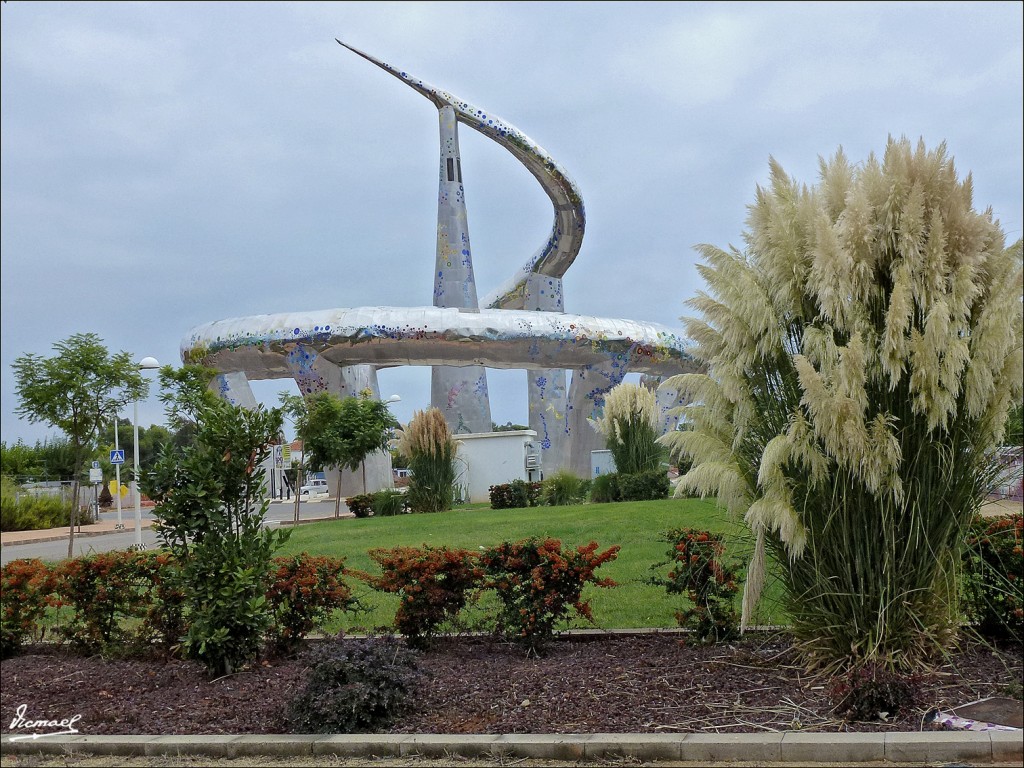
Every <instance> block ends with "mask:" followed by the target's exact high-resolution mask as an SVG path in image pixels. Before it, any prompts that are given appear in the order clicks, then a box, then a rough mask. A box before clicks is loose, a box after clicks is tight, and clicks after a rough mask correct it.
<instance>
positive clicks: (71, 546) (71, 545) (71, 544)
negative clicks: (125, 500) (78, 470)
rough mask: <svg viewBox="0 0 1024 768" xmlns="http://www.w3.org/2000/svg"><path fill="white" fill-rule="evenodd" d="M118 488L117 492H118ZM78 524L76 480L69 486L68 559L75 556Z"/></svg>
mask: <svg viewBox="0 0 1024 768" xmlns="http://www.w3.org/2000/svg"><path fill="white" fill-rule="evenodd" d="M120 490H121V489H120V488H118V491H119V492H120ZM77 522H78V478H77V477H76V478H75V481H74V484H73V485H72V486H71V527H70V528H69V529H68V558H72V557H74V556H75V523H77Z"/></svg>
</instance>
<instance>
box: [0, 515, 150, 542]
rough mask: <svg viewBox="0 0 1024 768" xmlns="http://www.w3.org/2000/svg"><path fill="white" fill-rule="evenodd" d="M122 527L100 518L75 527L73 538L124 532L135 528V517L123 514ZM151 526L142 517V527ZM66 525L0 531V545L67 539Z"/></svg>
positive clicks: (114, 521) (113, 521)
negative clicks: (89, 523) (28, 529)
mask: <svg viewBox="0 0 1024 768" xmlns="http://www.w3.org/2000/svg"><path fill="white" fill-rule="evenodd" d="M123 520H124V528H123V529H122V530H121V531H118V530H117V521H116V520H101V521H100V522H98V523H92V524H91V525H83V526H80V527H78V528H76V529H75V538H76V539H77V538H78V537H79V536H102V535H104V534H106V533H125V532H131V531H134V530H135V518H134V517H132V516H131V515H125V516H124V518H123ZM152 526H153V520H152V519H146V518H143V519H142V527H143V529H145V528H151V527H152ZM67 537H68V527H67V526H66V525H64V526H61V527H60V528H44V529H41V530H36V531H5V532H3V533H0V546H4V547H8V546H11V545H13V544H38V543H39V542H42V541H54V540H55V539H67Z"/></svg>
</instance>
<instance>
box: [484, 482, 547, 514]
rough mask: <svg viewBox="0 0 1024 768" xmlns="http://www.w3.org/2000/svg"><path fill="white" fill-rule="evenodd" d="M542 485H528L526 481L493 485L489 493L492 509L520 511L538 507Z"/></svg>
mask: <svg viewBox="0 0 1024 768" xmlns="http://www.w3.org/2000/svg"><path fill="white" fill-rule="evenodd" d="M542 488H543V485H542V484H541V483H528V482H526V481H525V480H513V481H512V482H511V483H502V484H500V485H492V486H491V487H490V488H489V489H488V491H489V493H490V497H491V509H519V508H521V507H536V506H537V505H538V504H540V498H541V489H542Z"/></svg>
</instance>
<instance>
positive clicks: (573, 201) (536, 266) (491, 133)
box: [335, 38, 586, 309]
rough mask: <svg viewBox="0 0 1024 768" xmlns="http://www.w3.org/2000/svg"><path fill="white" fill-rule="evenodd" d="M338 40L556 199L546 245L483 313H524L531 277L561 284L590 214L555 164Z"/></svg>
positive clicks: (481, 116) (467, 107) (524, 139)
mask: <svg viewBox="0 0 1024 768" xmlns="http://www.w3.org/2000/svg"><path fill="white" fill-rule="evenodd" d="M335 40H336V41H337V43H338V44H339V45H341V46H344V47H345V48H348V49H349V50H350V51H352V52H353V53H355V54H358V55H359V56H362V57H363V58H364V59H366V60H367V61H369V62H371V63H372V64H376V65H377V66H378V67H380V68H381V69H383V70H384V71H385V72H388V73H389V74H391V75H393V76H394V77H396V78H398V79H399V80H401V81H402V82H403V83H405V84H406V85H408V86H409V87H410V88H412V89H413V90H415V91H417V92H418V93H420V94H421V95H423V96H425V97H426V98H427V99H429V100H430V101H431V102H433V104H434V106H436V107H438V108H441V107H445V106H450V107H451V108H452V109H453V110H455V116H456V119H457V120H458V121H459V122H460V123H462V124H463V125H468V126H469V127H470V128H472V129H474V130H476V131H478V132H480V133H482V134H483V135H484V136H486V137H487V138H489V139H491V140H492V141H495V142H497V143H498V144H500V145H501V146H503V147H504V148H505V149H507V150H508V151H509V152H511V153H512V155H513V156H514V157H515V158H516V159H517V160H519V162H521V163H522V164H523V165H524V166H526V168H527V169H528V170H529V171H530V173H531V174H533V176H534V178H536V179H537V181H538V182H540V185H541V187H543V189H544V191H545V192H546V193H547V196H548V197H549V198H551V203H552V205H553V206H554V209H555V221H554V224H553V225H552V227H551V234H550V235H549V236H548V239H547V242H545V243H544V245H542V246H541V247H540V248H539V249H538V250H537V252H536V253H535V254H534V255H533V256H532V257H530V260H529V261H527V262H526V264H524V265H523V266H522V267H520V268H519V270H518V271H517V272H516V273H515V275H513V276H512V277H511V278H510V279H508V280H506V281H505V282H504V283H503V284H502V285H501V286H500V287H498V288H497V289H496V290H493V291H491V292H490V293H489V294H487V295H486V296H485V297H484V298H483V299H482V300H481V301H480V306H481V308H491V309H522V308H523V298H524V295H525V292H526V281H527V279H528V278H529V276H530V274H532V273H536V274H541V275H547V276H550V277H557V278H561V277H562V276H563V275H564V274H565V272H566V270H567V269H568V268H569V266H570V265H571V264H572V263H573V261H574V260H575V258H576V254H578V253H579V252H580V246H581V245H582V243H583V232H584V229H585V227H586V214H585V212H584V209H583V197H582V196H581V195H580V191H579V188H578V187H577V186H576V183H575V182H574V181H573V180H572V179H571V178H569V175H568V174H567V173H566V172H565V170H564V169H563V168H562V167H561V166H560V165H559V164H558V163H557V162H555V159H554V158H553V157H551V155H549V154H548V153H547V152H546V151H545V150H544V149H543V148H542V147H541V146H540V145H538V144H537V142H535V141H533V139H531V138H530V137H529V136H527V135H526V134H524V133H523V132H522V131H520V130H519V129H518V128H516V127H515V126H514V125H511V124H510V123H507V122H505V121H504V120H502V119H501V118H499V117H497V116H496V115H494V114H493V113H490V112H488V111H487V110H484V109H479V108H477V107H475V106H473V105H472V104H470V103H469V102H466V101H463V100H461V99H458V98H456V97H455V96H453V95H452V94H450V93H448V92H447V91H444V90H442V89H440V88H436V87H434V86H433V85H430V84H429V83H426V82H424V81H423V80H419V79H418V78H414V77H412V76H411V75H409V74H408V73H407V72H403V71H400V70H398V69H395V68H394V67H392V66H391V65H390V64H386V63H385V62H383V61H380V60H379V59H377V58H374V57H373V56H371V55H370V54H368V53H364V52H363V51H360V50H359V49H358V48H353V47H352V46H351V45H348V44H347V43H343V42H342V41H341V40H338V38H335Z"/></svg>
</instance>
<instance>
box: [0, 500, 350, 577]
mask: <svg viewBox="0 0 1024 768" xmlns="http://www.w3.org/2000/svg"><path fill="white" fill-rule="evenodd" d="M341 512H342V514H343V515H347V513H348V509H347V508H346V507H345V504H344V503H342V505H341ZM294 514H295V505H294V502H282V503H273V504H271V505H270V509H268V510H267V517H266V521H267V524H268V525H279V524H280V523H281V522H283V521H289V522H290V521H291V520H292V519H293V517H294ZM142 516H143V518H145V519H152V517H153V515H152V512H151V511H150V510H148V509H144V510H143V511H142ZM333 516H334V499H311V500H309V501H303V502H302V511H301V516H300V519H301V520H312V519H315V518H320V517H333ZM101 518H102V519H103V520H105V521H110V520H112V519H116V513H114V512H103V513H102V515H101ZM121 519H122V520H123V522H124V525H125V530H124V531H123V532H117V533H105V534H102V535H100V536H76V537H75V555H76V556H80V555H89V554H94V553H96V552H108V551H110V550H112V549H127V548H128V547H130V546H131V545H132V544H134V543H135V511H134V510H124V511H123V512H122V515H121ZM88 530H89V527H88V526H85V528H83V531H88ZM142 543H143V544H144V545H146V546H147V547H152V546H154V545H155V544H156V543H157V537H156V534H155V533H154V532H153V531H152V530H151V529H149V528H143V529H142ZM67 555H68V539H67V532H66V530H65V533H64V535H63V536H61V537H60V538H57V539H52V540H50V541H40V542H35V543H32V544H12V545H5V546H4V547H3V549H0V565H6V564H7V563H9V562H10V561H11V560H17V559H19V558H23V557H40V558H42V559H43V560H63V559H64V558H66V557H67Z"/></svg>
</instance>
